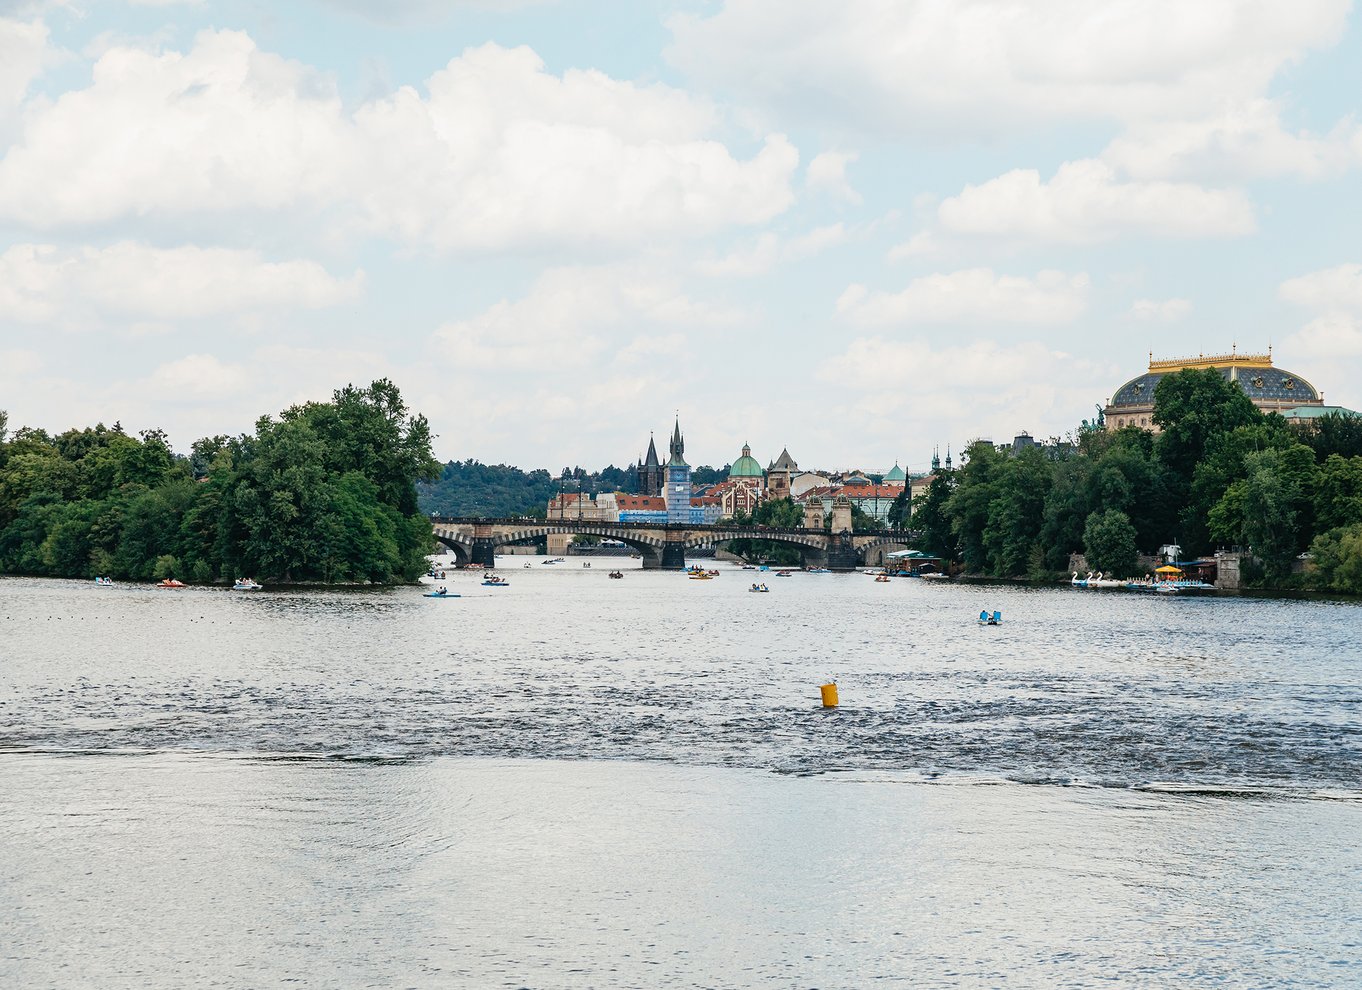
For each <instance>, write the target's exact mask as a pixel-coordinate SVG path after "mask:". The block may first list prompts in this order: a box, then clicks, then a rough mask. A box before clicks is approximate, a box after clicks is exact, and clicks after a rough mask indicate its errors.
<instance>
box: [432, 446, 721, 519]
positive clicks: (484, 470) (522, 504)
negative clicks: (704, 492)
mask: <svg viewBox="0 0 1362 990" xmlns="http://www.w3.org/2000/svg"><path fill="white" fill-rule="evenodd" d="M727 477H728V466H727V465H725V466H724V467H722V468H713V467H708V466H702V467H697V468H695V469H694V470H693V471H692V472H691V481H692V482H694V483H695V484H697V485H707V484H714V483H715V482H718V481H723V480H724V479H725V478H727ZM417 491H418V494H419V497H420V504H421V509H422V511H423V512H426V513H427V514H429V513H434V514H435V515H440V516H491V517H506V516H542V515H544V513H545V511H546V509H547V506H548V502H549V499H551V498H553V497H554V496H555V495H557V494H558V493H559V492H577V491H580V492H584V493H585V494H587V495H599V494H601V493H602V492H631V493H636V492H637V491H638V465H637V464H630V465H628V466H627V467H622V468H618V467H615V465H613V464H611V465H609V466H607V467H604V468H601V469H600V470H599V471H587V470H584V469H583V468H581V467H573V468H568V467H565V468H563V469H562V471H560V472H559V473H558V474H557V475H553V474H550V473H549V472H548V471H546V470H544V469H542V468H536V469H533V470H530V471H524V470H522V469H520V468H518V467H512V466H511V465H508V464H483V463H482V462H481V461H476V460H473V459H472V458H470V459H468V460H465V461H450V462H449V463H447V464H446V465H445V466H444V468H443V469H442V470H441V471H440V474H439V477H437V478H435V479H434V480H433V481H430V482H429V483H424V484H421V485H418V486H417Z"/></svg>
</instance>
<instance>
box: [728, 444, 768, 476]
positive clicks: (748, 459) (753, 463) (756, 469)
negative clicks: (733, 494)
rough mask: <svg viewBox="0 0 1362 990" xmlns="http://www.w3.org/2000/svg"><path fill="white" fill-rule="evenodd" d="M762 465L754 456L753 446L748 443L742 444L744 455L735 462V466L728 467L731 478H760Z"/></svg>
mask: <svg viewBox="0 0 1362 990" xmlns="http://www.w3.org/2000/svg"><path fill="white" fill-rule="evenodd" d="M761 474H762V472H761V465H760V464H759V463H758V462H757V459H756V458H755V457H753V456H752V448H751V447H749V446H747V444H743V445H742V456H741V457H739V458H738V459H737V460H736V461H734V462H733V466H732V467H731V468H729V469H728V476H729V477H730V478H760V477H761Z"/></svg>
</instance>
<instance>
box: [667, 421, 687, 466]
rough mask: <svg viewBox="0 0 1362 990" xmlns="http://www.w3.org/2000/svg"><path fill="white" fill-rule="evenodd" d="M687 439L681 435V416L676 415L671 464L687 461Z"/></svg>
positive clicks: (680, 463) (683, 463)
mask: <svg viewBox="0 0 1362 990" xmlns="http://www.w3.org/2000/svg"><path fill="white" fill-rule="evenodd" d="M685 453H686V441H685V440H684V439H683V438H682V436H681V417H680V416H677V417H676V426H675V428H673V430H672V446H671V455H672V456H671V460H670V461H669V462H668V463H669V464H675V465H682V466H684V465H685V463H686V457H685Z"/></svg>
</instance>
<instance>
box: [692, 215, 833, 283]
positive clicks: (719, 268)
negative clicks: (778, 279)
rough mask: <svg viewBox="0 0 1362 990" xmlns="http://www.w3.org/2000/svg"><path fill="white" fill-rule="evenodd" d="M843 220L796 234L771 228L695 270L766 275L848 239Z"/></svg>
mask: <svg viewBox="0 0 1362 990" xmlns="http://www.w3.org/2000/svg"><path fill="white" fill-rule="evenodd" d="M847 236H848V234H847V230H846V228H845V227H844V226H843V225H842V224H840V223H834V224H830V225H828V226H826V227H817V228H815V229H813V230H810V231H808V232H807V233H805V234H800V235H799V236H797V237H788V238H787V237H782V236H780V235H779V234H775V233H771V232H770V231H768V232H766V233H764V234H762V235H760V236H759V237H758V238H757V239H756V240H755V241H753V242H752V243H751V244H750V245H748V246H746V247H744V248H741V249H739V250H737V251H733V252H731V253H730V254H727V255H725V256H724V257H722V258H715V259H707V260H703V261H699V262H697V263H696V265H695V270H696V271H697V272H698V273H699V274H701V275H711V276H735V277H746V276H752V275H764V274H766V273H767V272H769V271H771V270H772V269H774V268H776V267H777V266H779V265H782V264H788V263H790V262H795V261H803V260H804V259H806V258H812V257H814V256H815V255H818V254H821V253H822V252H823V251H825V250H827V249H828V248H830V247H835V246H836V245H838V244H842V243H844V242H845V241H846V240H847Z"/></svg>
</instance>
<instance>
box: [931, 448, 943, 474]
mask: <svg viewBox="0 0 1362 990" xmlns="http://www.w3.org/2000/svg"><path fill="white" fill-rule="evenodd" d="M940 470H941V446H940V444H938V445H937V446H935V447H933V448H932V472H933V473H935V472H937V471H940Z"/></svg>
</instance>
